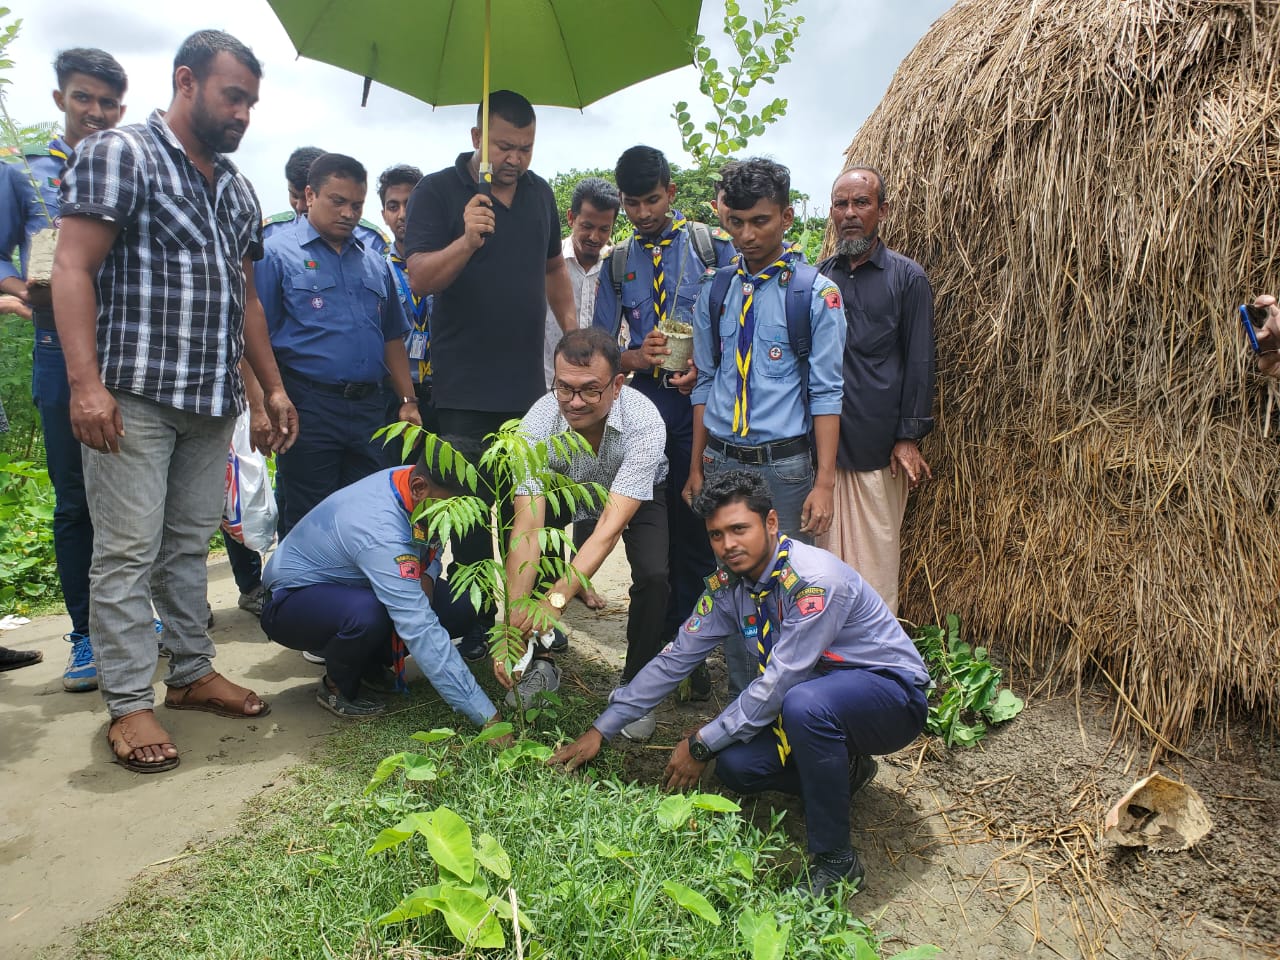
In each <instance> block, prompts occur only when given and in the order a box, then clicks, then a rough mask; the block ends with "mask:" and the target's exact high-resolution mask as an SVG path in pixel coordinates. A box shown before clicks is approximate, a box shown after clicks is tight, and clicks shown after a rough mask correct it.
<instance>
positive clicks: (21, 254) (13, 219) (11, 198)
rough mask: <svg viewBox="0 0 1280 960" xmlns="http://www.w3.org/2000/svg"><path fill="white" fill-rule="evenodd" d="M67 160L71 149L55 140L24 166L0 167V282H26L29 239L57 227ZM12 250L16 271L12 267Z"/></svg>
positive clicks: (15, 163)
mask: <svg viewBox="0 0 1280 960" xmlns="http://www.w3.org/2000/svg"><path fill="white" fill-rule="evenodd" d="M70 156H71V148H70V147H68V146H67V144H66V143H65V141H63V140H62V139H61V138H58V139H55V140H53V141H52V142H51V143H50V144H49V148H48V152H47V153H46V154H34V155H27V156H26V157H25V162H24V160H23V159H19V160H15V161H12V162H10V163H0V280H6V279H8V278H9V277H17V278H18V279H19V280H26V277H27V258H28V257H29V256H30V254H31V237H32V235H33V234H36V233H38V232H39V231H41V230H43V229H45V228H46V227H51V226H57V224H58V211H59V210H60V209H61V205H62V200H61V197H60V195H59V187H60V186H61V185H62V171H63V169H64V168H65V166H66V163H67V158H68V157H70ZM28 166H29V167H30V168H31V173H30V174H28V173H27V167H28ZM32 181H34V183H35V189H32ZM15 248H16V249H17V250H18V261H19V266H17V267H15V266H14V265H13V251H14V249H15Z"/></svg>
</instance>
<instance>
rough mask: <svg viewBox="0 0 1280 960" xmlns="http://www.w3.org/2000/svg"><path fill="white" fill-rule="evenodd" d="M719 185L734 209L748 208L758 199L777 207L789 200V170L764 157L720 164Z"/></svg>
mask: <svg viewBox="0 0 1280 960" xmlns="http://www.w3.org/2000/svg"><path fill="white" fill-rule="evenodd" d="M720 187H721V189H723V190H724V202H725V205H726V206H728V207H729V208H730V209H733V210H750V209H751V208H752V207H754V206H755V205H756V204H757V203H759V202H760V201H761V200H772V201H773V202H774V203H776V204H777V205H778V206H780V207H786V206H787V205H788V204H790V203H791V171H790V170H788V169H787V168H786V167H784V166H783V165H782V164H780V163H776V162H774V161H773V160H766V159H764V158H763V157H752V158H751V159H750V160H732V161H730V162H729V163H726V164H725V165H724V166H723V167H721V168H720Z"/></svg>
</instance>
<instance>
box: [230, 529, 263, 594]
mask: <svg viewBox="0 0 1280 960" xmlns="http://www.w3.org/2000/svg"><path fill="white" fill-rule="evenodd" d="M222 542H223V543H225V544H226V547H227V560H228V561H229V562H230V563H231V575H232V576H233V577H235V580H236V586H237V587H239V588H240V592H241V593H252V592H253V591H254V590H257V589H258V587H259V586H261V585H262V557H261V555H260V554H259V553H258V551H257V550H250V549H249V548H248V547H246V546H245V545H244V544H243V543H241V542H240V541H239V540H236V539H235V538H234V537H228V536H225V535H224V536H223V538H222Z"/></svg>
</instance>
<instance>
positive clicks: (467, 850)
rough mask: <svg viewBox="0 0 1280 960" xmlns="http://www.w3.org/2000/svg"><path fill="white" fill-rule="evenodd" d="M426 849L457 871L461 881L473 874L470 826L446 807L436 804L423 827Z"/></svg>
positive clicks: (473, 856) (445, 867)
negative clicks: (426, 825) (425, 826)
mask: <svg viewBox="0 0 1280 960" xmlns="http://www.w3.org/2000/svg"><path fill="white" fill-rule="evenodd" d="M419 832H421V833H422V835H423V836H424V837H426V838H427V850H428V852H429V853H430V854H431V858H432V859H433V860H435V862H436V863H438V864H440V866H442V867H444V869H446V870H448V871H449V872H450V873H455V874H457V875H458V876H459V877H460V878H461V879H462V881H463V883H470V882H471V881H472V879H473V878H474V877H475V875H476V855H475V851H474V850H472V848H471V828H470V827H468V826H467V822H466V821H465V820H463V819H462V818H461V817H460V816H458V815H457V814H456V813H454V812H453V811H452V810H450V809H449V808H448V807H443V806H442V807H437V808H436V810H435V812H434V813H433V814H432V815H431V822H430V824H429V825H428V827H427V829H426V830H425V831H423V830H420V831H419Z"/></svg>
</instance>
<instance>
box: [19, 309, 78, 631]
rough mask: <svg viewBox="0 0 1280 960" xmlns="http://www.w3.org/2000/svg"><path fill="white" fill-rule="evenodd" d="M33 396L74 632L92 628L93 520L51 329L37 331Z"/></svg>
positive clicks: (68, 396) (62, 369)
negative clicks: (90, 574)
mask: <svg viewBox="0 0 1280 960" xmlns="http://www.w3.org/2000/svg"><path fill="white" fill-rule="evenodd" d="M31 399H32V401H33V402H34V403H35V405H36V409H37V410H38V411H39V412H40V428H41V430H42V432H43V434H44V451H45V459H46V462H47V464H48V469H49V480H50V482H51V483H52V484H53V494H54V507H53V555H54V558H55V559H56V560H57V564H58V580H59V581H60V582H61V583H62V599H63V602H64V603H65V604H66V607H67V616H69V617H70V618H71V629H72V630H74V631H75V632H76V633H88V632H89V564H90V563H91V562H92V560H93V521H92V520H91V519H90V518H89V502H88V500H87V499H86V498H85V492H84V467H83V466H82V464H81V461H80V441H78V440H77V439H76V438H75V436H74V435H73V434H72V433H71V408H70V402H71V389H70V388H69V387H68V386H67V365H66V362H65V361H64V360H63V357H62V345H61V344H60V343H59V342H58V334H57V333H56V332H54V331H53V330H44V329H37V330H36V337H35V347H34V349H33V350H32V354H31Z"/></svg>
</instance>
